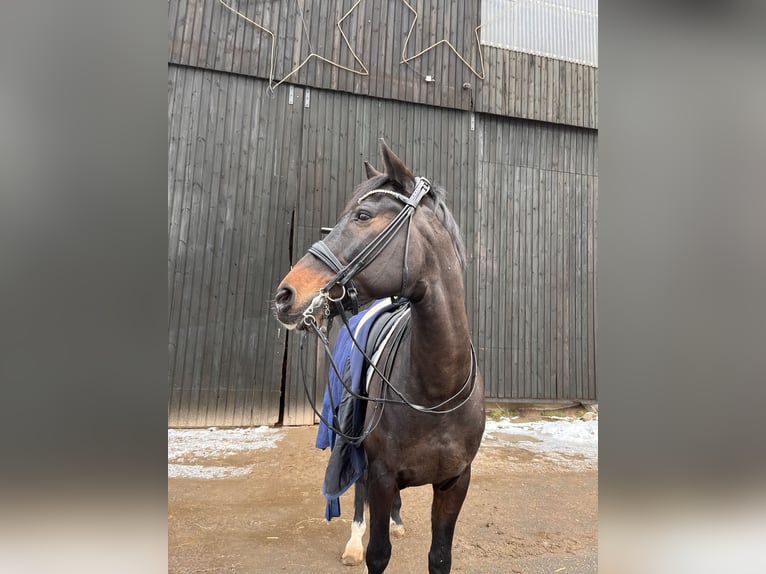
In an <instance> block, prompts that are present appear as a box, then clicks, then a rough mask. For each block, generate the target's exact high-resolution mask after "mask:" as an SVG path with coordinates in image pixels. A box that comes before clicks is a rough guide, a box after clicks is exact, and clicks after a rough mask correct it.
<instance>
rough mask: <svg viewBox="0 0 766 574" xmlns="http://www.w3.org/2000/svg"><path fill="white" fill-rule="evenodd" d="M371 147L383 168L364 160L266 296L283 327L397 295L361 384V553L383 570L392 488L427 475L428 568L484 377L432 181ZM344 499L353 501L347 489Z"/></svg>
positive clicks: (440, 554) (475, 421)
mask: <svg viewBox="0 0 766 574" xmlns="http://www.w3.org/2000/svg"><path fill="white" fill-rule="evenodd" d="M381 147H382V156H383V162H384V164H385V170H384V172H378V171H376V170H375V169H374V168H372V167H371V166H370V165H369V164H367V163H366V162H365V167H366V169H367V176H368V179H367V181H365V182H363V183H361V184H360V185H358V186H357V188H356V189H355V190H354V193H353V196H352V197H351V199H350V200H349V202H348V204H347V205H346V207H345V209H344V211H343V213H342V215H341V217H340V219H339V221H338V223H337V224H336V225H335V227H334V228H333V230H332V232H331V233H330V234H329V235H328V236H327V238H326V239H325V240H324V241H323V242H317V243H316V244H314V246H312V248H311V249H310V250H309V253H307V254H306V255H304V256H303V258H301V259H300V261H298V262H297V263H296V264H295V266H294V267H293V268H292V269H291V271H290V272H289V273H288V274H287V275H286V276H285V278H284V279H283V280H282V282H281V283H280V285H279V287H278V288H277V292H276V295H275V298H274V305H275V310H276V313H277V318H278V319H279V321H280V322H281V323H283V324H284V325H285V326H286V327H288V328H291V329H294V328H298V329H313V330H314V331H316V332H318V333H320V331H319V329H320V328H321V327H322V326H323V324H325V322H326V321H327V320H328V318H329V317H330V316H331V315H334V314H336V313H341V312H342V310H343V307H347V308H348V307H356V305H357V304H360V305H364V304H365V303H367V302H370V301H372V300H374V299H378V298H383V297H389V296H396V297H401V298H403V299H406V300H407V301H408V302H409V320H408V322H407V324H406V328H405V329H404V330H403V331H402V334H401V337H400V339H399V343H398V345H397V347H396V349H395V350H389V351H388V352H389V354H390V357H389V358H388V359H387V365H388V367H387V369H386V372H385V373H381V372H376V373H375V374H374V375H373V376H372V378H371V380H370V383H369V387H368V389H367V392H368V396H369V400H368V402H367V408H366V420H365V425H364V428H365V429H366V432H367V433H368V434H366V435H365V437H364V441H363V443H362V444H363V447H364V452H365V454H366V458H367V470H366V474H367V480H366V489H367V493H366V494H367V500H368V504H369V511H370V541H369V544H368V547H367V553H366V557H365V558H366V563H367V568H368V572H369V573H370V574H378V573H381V572H383V571H384V570H385V568H386V566H387V565H388V562H389V559H390V556H391V542H390V533H389V522H390V520H391V519H390V517H391V516H392V510H393V511H394V515H395V516H398V505H400V504H401V502H400V500H399V496H398V494H399V491H400V490H401V489H403V488H407V487H409V486H419V485H425V484H431V485H433V503H432V507H431V547H430V551H429V553H428V571H429V572H430V573H431V574H435V573H446V572H449V571H450V569H451V564H452V538H453V534H454V531H455V523H456V521H457V517H458V514H459V513H460V509H461V507H462V505H463V501H464V499H465V496H466V493H467V491H468V484H469V482H470V479H471V462H472V461H473V458H474V456H475V455H476V452H477V451H478V449H479V444H480V443H481V437H482V434H483V431H484V384H483V381H482V377H481V374H480V373H479V371H478V367H477V364H476V355H475V352H474V349H473V345H472V344H471V339H470V333H469V327H468V317H467V314H466V309H465V301H464V298H465V291H464V286H463V268H464V266H465V256H464V253H463V244H462V241H461V240H460V236H459V231H458V228H457V225H456V223H455V220H454V219H453V217H452V215H451V213H450V212H449V210H448V209H447V207H446V205H445V204H444V197H443V191H441V190H439V189H435V188H432V187H431V186H430V183H429V182H428V181H427V180H425V179H424V178H416V177H414V176H413V174H412V173H411V171H410V170H409V169H408V168H407V167H406V166H405V164H404V163H403V162H402V161H401V160H400V159H399V158H398V157H397V156H396V155H395V154H394V153H393V152H392V151H391V150H390V149H389V148H388V146H386V145H385V143H383V144H382V146H381ZM320 334H321V333H320ZM381 375H383V376H381ZM362 496H363V494H362ZM356 498H357V500H356V502H357V506H358V502H359V498H360V496H359V493H357V497H356ZM357 510H358V508H357ZM357 514H358V512H357ZM355 520H356V518H355ZM357 534H358V533H357ZM353 538H354V536H353V535H352V539H353ZM358 538H359V539H360V540H361V535H359V536H358Z"/></svg>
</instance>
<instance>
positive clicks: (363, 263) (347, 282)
mask: <svg viewBox="0 0 766 574" xmlns="http://www.w3.org/2000/svg"><path fill="white" fill-rule="evenodd" d="M415 182H416V184H415V191H413V192H412V195H410V196H409V197H407V196H406V195H403V194H401V193H398V192H396V191H391V190H390V189H373V190H372V191H368V192H367V193H365V194H364V195H363V196H362V197H360V198H359V199H358V200H357V203H361V202H362V201H363V200H364V199H366V198H367V197H369V196H370V195H373V194H375V193H384V194H386V195H388V196H391V197H393V198H395V199H397V200H398V201H401V202H402V203H403V204H404V207H402V210H401V211H400V212H399V213H398V214H397V215H396V217H394V218H393V219H392V220H391V221H390V222H389V223H388V225H386V227H385V228H384V229H383V231H381V232H380V233H379V234H378V236H377V237H375V239H373V240H372V241H371V242H370V243H369V244H368V245H367V246H366V247H365V248H364V249H362V250H361V251H360V252H359V254H358V255H357V256H356V257H354V258H353V259H352V260H351V261H349V263H348V264H347V265H346V266H344V265H343V264H342V263H341V262H340V260H339V259H338V258H337V257H336V256H335V254H334V253H333V252H332V251H330V248H329V247H327V244H326V243H325V242H324V241H322V240H321V239H320V240H319V241H317V242H316V243H314V244H313V245H312V246H311V247H309V248H308V252H309V253H311V254H312V255H314V256H315V257H317V258H318V259H319V260H320V261H322V263H324V264H325V265H327V266H328V267H329V268H330V269H332V270H333V271H335V273H336V275H335V277H333V278H332V279H331V280H330V281H329V282H328V283H327V285H325V286H324V287H322V288H321V289H320V290H319V295H318V296H317V297H316V298H315V299H314V301H313V302H312V304H311V305H309V308H308V309H306V311H305V312H304V313H303V321H304V323H306V324H307V325H310V324H311V323H313V322H315V321H316V319H315V318H314V311H316V310H317V308H318V307H319V306H324V308H325V313H326V314H327V315H329V314H330V308H329V303H330V302H332V303H335V305H337V306H339V307H342V303H341V301H342V300H343V299H344V297H345V296H346V295H348V297H349V300H350V301H351V311H352V313H353V314H354V315H355V314H356V313H357V312H358V311H359V302H358V300H357V294H358V291H357V288H356V285H355V284H354V281H353V278H354V277H355V276H356V275H357V274H359V273H360V272H361V271H362V270H363V269H364V268H365V267H367V266H368V265H369V264H370V263H372V262H373V261H374V260H375V258H376V257H377V256H378V255H380V253H381V251H383V250H384V249H385V248H386V246H387V245H388V244H389V243H390V242H391V240H392V239H393V238H394V236H395V235H396V233H397V232H398V231H399V229H401V227H402V226H403V225H404V224H405V223H407V240H406V242H405V244H404V262H403V263H402V290H401V294H402V295H404V291H405V289H406V288H407V274H408V269H407V256H408V254H409V247H410V224H411V222H412V216H413V214H414V213H415V209H416V208H417V207H418V205H420V202H421V201H422V199H423V198H424V197H425V196H426V195H427V194H428V192H429V191H430V190H431V182H429V181H428V180H427V179H426V178H424V177H418V178H416V179H415ZM336 285H340V286H341V287H342V288H343V292H342V293H341V295H340V296H339V297H337V298H333V297H331V296H330V290H331V289H332V288H333V287H335V286H336Z"/></svg>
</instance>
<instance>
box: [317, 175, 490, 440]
mask: <svg viewBox="0 0 766 574" xmlns="http://www.w3.org/2000/svg"><path fill="white" fill-rule="evenodd" d="M430 190H431V182H429V181H428V180H427V179H426V178H424V177H418V178H416V179H415V190H414V191H413V192H412V194H411V195H410V196H409V197H407V196H406V195H403V194H401V193H398V192H396V191H392V190H390V189H373V190H372V191H368V192H366V193H365V194H364V195H362V196H361V197H360V198H359V199H358V200H357V203H361V202H362V201H363V200H364V199H366V198H367V197H369V196H371V195H373V194H376V193H383V194H386V195H388V196H390V197H393V198H395V199H397V200H398V201H400V202H401V203H402V204H404V205H403V207H402V209H401V211H399V213H398V214H397V215H396V216H395V217H394V218H393V219H392V220H391V221H390V222H389V223H388V224H387V225H386V227H385V228H383V230H382V231H381V232H380V233H379V234H378V235H377V236H376V237H375V238H374V239H373V240H372V241H371V242H370V243H369V244H368V245H367V246H366V247H364V248H363V249H362V250H361V251H360V252H359V254H357V255H356V257H354V258H353V259H352V260H351V261H350V262H349V263H348V264H346V265H343V264H342V263H341V262H340V260H339V259H338V258H337V257H336V256H335V254H334V253H332V251H331V250H330V248H329V247H328V246H327V244H326V243H325V242H324V241H323V240H319V241H317V242H316V243H314V244H313V245H312V246H311V247H309V249H308V252H309V253H311V254H312V255H314V256H315V257H317V258H318V259H319V260H320V261H322V262H323V263H324V264H325V265H327V266H328V267H329V268H330V269H332V270H333V271H335V273H336V275H335V277H333V278H332V279H330V281H329V282H328V283H327V284H326V285H325V286H324V287H322V288H321V289H320V290H319V294H318V295H317V296H316V297H315V298H314V300H313V301H312V302H311V304H310V305H309V306H308V308H307V309H306V310H305V311H304V312H303V323H304V324H305V325H306V327H308V328H309V329H311V330H312V331H314V332H315V333H316V335H317V336H318V337H319V339H320V341H321V342H322V345H323V346H324V348H325V353H326V354H327V356H328V358H329V359H330V364H331V366H332V368H333V370H334V371H335V374H336V375H337V377H338V379H339V380H340V381H341V383H342V384H343V386H344V387H345V389H346V391H347V392H349V393H350V394H351V395H352V396H353V397H354V398H357V399H361V400H365V401H368V402H373V403H375V409H376V411H377V408H378V406H381V407H382V406H385V404H386V403H395V404H403V405H407V406H408V407H410V408H411V409H413V410H415V411H418V412H421V413H432V414H447V413H451V412H453V411H455V410H457V409H459V408H460V407H462V406H463V405H464V404H466V403H467V402H468V401H469V400H470V399H471V397H472V396H473V392H474V390H475V389H476V373H477V372H478V362H477V358H476V351H475V350H474V348H473V343H471V369H470V371H469V373H468V376H467V377H466V380H465V382H464V383H463V385H462V386H461V387H460V389H459V390H458V391H457V392H456V393H455V394H454V395H452V396H451V397H449V398H448V399H446V400H444V401H442V402H440V403H439V404H437V405H433V406H430V407H426V406H422V405H418V404H413V403H412V402H410V401H409V400H408V399H407V398H406V397H405V396H404V395H403V394H402V393H401V392H400V391H399V390H398V389H396V387H395V386H394V385H392V384H391V382H390V381H389V380H388V376H386V375H385V374H384V373H382V372H380V370H379V369H378V368H377V366H376V364H375V362H374V361H372V360H371V359H370V357H368V356H367V353H366V352H365V350H364V349H363V348H362V346H361V345H360V344H359V343H358V342H357V340H356V338H355V337H354V336H353V333H352V332H351V328H350V326H349V324H348V319H347V317H346V314H345V311H344V304H343V301H344V299H345V298H346V296H348V298H349V301H350V305H351V311H352V314H356V313H357V312H358V310H359V304H358V300H357V294H358V290H357V287H356V285H355V284H354V281H353V278H354V277H355V276H356V275H357V274H359V273H360V272H361V271H362V270H364V269H365V268H366V267H367V266H368V265H369V264H370V263H372V261H374V260H375V258H376V257H377V256H378V255H380V253H381V252H382V251H383V250H384V249H385V248H386V247H387V246H388V244H389V243H390V242H391V240H392V239H393V238H394V236H395V235H396V234H397V233H398V231H399V230H400V229H401V228H402V227H403V226H404V224H405V223H406V224H407V236H406V240H405V244H404V261H403V263H402V288H401V291H400V293H401V295H404V293H405V290H406V288H407V278H408V267H407V258H408V254H409V244H410V228H411V223H412V217H413V214H414V213H415V210H416V209H417V207H418V206H419V205H420V202H421V201H422V200H423V198H424V197H425V196H426V195H427V194H428V192H429V191H430ZM337 285H339V286H340V287H342V292H341V294H340V295H339V296H338V297H332V296H331V295H330V290H331V289H333V288H334V287H335V286H337ZM331 303H332V304H333V305H334V306H335V309H336V311H337V313H338V315H340V317H341V318H342V320H343V323H344V325H345V327H346V329H348V330H349V334H350V335H351V337H350V338H351V341H352V342H353V344H354V346H355V347H356V348H357V350H358V351H359V352H360V353H362V355H363V356H364V359H365V361H366V362H367V364H368V365H370V367H371V368H372V369H373V370H374V372H375V373H376V374H377V375H378V376H379V377H380V378H381V380H382V381H383V383H384V384H385V386H386V388H388V389H390V390H391V391H392V392H393V394H395V395H396V397H397V398H395V399H392V398H386V397H368V396H366V395H361V394H359V393H356V392H354V391H353V390H352V389H351V388H350V387H349V386H348V385H347V384H346V382H345V381H344V378H343V376H342V374H341V373H340V369H339V368H338V366H337V365H336V364H335V361H334V360H333V356H332V352H331V350H330V343H329V341H328V339H327V335H326V333H325V332H324V331H323V330H322V329H321V328H320V327H319V324H318V323H317V320H316V317H315V313H316V311H318V310H320V309H322V310H323V312H324V314H325V316H326V317H327V318H328V320H329V319H330V317H331V315H332V310H331V308H330V304H331ZM389 374H390V373H389ZM469 385H470V387H471V390H470V393H469V394H468V396H467V397H466V398H465V399H463V400H462V401H460V403H459V404H458V405H456V406H454V407H451V408H442V407H444V405H446V404H447V403H449V402H450V401H452V400H453V399H456V398H457V397H458V396H460V394H462V393H463V391H464V390H465V389H466V388H467V387H468V386H469ZM304 386H305V387H306V395H307V397H308V399H309V402H310V404H311V407H312V408H313V410H314V412H315V413H316V414H317V415H318V416H319V418H320V419H321V420H322V422H324V424H325V425H327V427H328V428H330V429H331V430H332V431H333V432H334V433H336V434H338V435H340V436H343V437H344V438H346V439H348V440H351V441H352V442H354V443H356V444H360V443H361V441H362V440H364V438H365V437H366V436H367V435H368V434H369V433H370V432H372V430H373V429H374V428H375V427H376V426H377V424H378V423H379V422H380V420H381V417H382V414H383V413H382V411H383V409H382V408H381V410H380V414H379V416H378V417H377V421H375V419H376V417H375V416H374V415H373V416H372V417H370V422H369V425H368V427H367V428H366V429H364V431H363V432H362V434H361V435H360V436H357V437H354V436H349V435H347V434H344V433H343V432H342V431H341V430H340V428H339V426H340V425H338V424H335V425H333V424H331V423H330V422H329V421H327V420H325V419H324V418H323V417H322V414H321V413H320V412H319V411H318V410H317V409H316V406H315V405H314V403H313V401H312V399H311V395H310V393H309V389H308V386H307V384H306V381H305V380H304ZM330 396H331V397H332V393H330ZM331 401H332V398H331ZM332 407H333V411H335V410H336V409H335V405H332ZM334 422H336V423H337V420H335V418H334Z"/></svg>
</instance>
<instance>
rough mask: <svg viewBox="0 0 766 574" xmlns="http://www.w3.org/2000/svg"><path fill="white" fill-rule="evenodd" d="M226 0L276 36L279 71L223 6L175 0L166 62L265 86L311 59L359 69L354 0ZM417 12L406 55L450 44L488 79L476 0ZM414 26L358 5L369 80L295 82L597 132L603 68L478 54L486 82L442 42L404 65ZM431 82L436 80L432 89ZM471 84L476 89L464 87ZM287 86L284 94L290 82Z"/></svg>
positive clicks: (307, 77) (313, 65)
mask: <svg viewBox="0 0 766 574" xmlns="http://www.w3.org/2000/svg"><path fill="white" fill-rule="evenodd" d="M225 1H226V2H227V3H228V4H229V5H230V6H232V8H235V9H236V10H238V11H239V12H241V13H242V14H244V15H245V16H247V17H248V18H250V19H251V20H253V21H255V22H258V23H259V24H261V25H262V26H263V27H265V28H267V29H269V30H272V31H273V32H274V54H275V62H274V70H273V73H271V58H270V56H271V53H272V37H271V36H270V35H269V34H268V33H266V32H264V31H262V30H259V29H258V28H256V27H255V26H254V25H253V24H251V23H249V22H247V21H246V20H244V19H243V18H241V17H239V16H237V15H235V14H234V13H232V12H231V11H229V10H227V9H226V8H225V7H224V6H223V5H222V4H221V3H220V2H219V1H218V0H169V3H168V22H169V30H168V43H169V45H168V61H169V62H171V63H175V64H183V65H187V66H194V67H200V68H206V69H211V70H219V71H224V72H232V73H235V74H242V75H247V76H254V77H258V78H263V79H268V78H269V77H270V73H271V76H272V77H273V78H274V81H275V82H276V81H278V80H280V79H282V78H283V77H284V76H285V75H287V74H288V73H290V71H291V70H293V69H294V68H296V67H297V66H298V65H299V64H300V63H301V62H302V61H303V60H304V59H305V58H306V57H307V56H308V55H309V54H310V53H312V51H313V52H315V53H318V54H320V55H323V56H324V57H326V58H327V59H329V60H330V61H333V62H337V63H339V64H341V65H343V66H346V67H347V68H350V69H356V70H362V68H361V67H360V66H359V64H358V63H357V62H355V61H354V58H353V55H352V52H351V51H350V50H349V49H348V47H347V46H346V44H345V43H344V41H343V39H342V37H341V35H340V33H339V32H338V29H337V27H336V23H337V22H338V20H340V19H341V17H342V16H343V15H344V14H345V13H346V12H347V11H349V10H350V9H351V8H352V7H353V6H354V4H355V0H338V1H336V2H325V1H324V0H322V1H321V2H320V0H299V1H298V2H293V1H280V0H260V1H257V2H256V1H253V0H239V1H236V0H225ZM411 4H412V5H413V6H416V7H419V9H420V10H421V13H420V14H419V15H418V20H417V21H416V27H415V29H414V31H413V33H412V36H411V38H410V40H409V42H408V43H407V46H406V48H407V49H406V53H405V55H406V56H414V55H415V54H417V53H418V52H419V51H421V50H423V49H425V48H427V47H428V46H429V45H431V44H433V43H435V42H437V41H439V40H441V39H447V40H449V41H450V42H451V43H452V44H453V45H454V46H455V49H456V51H457V52H458V53H460V54H461V55H462V56H463V58H464V59H465V60H466V61H467V62H468V63H469V64H470V65H471V66H472V67H473V68H474V69H475V70H476V71H477V72H480V71H481V66H480V64H481V61H480V55H479V47H478V46H477V43H476V40H475V36H474V28H475V27H476V26H477V25H478V24H479V23H480V22H479V17H480V16H479V15H480V13H481V11H480V3H479V0H473V1H462V0H451V1H443V0H427V1H426V0H421V1H419V2H416V1H414V0H412V2H411ZM296 6H300V7H302V8H303V11H302V12H301V11H298V10H297V9H296ZM301 16H302V18H301ZM413 19H414V16H413V14H412V12H411V11H410V10H408V9H407V7H406V5H405V4H404V3H403V2H402V1H401V0H361V2H359V4H358V6H357V7H356V8H355V9H354V10H353V11H352V12H351V13H350V14H349V16H348V18H347V19H346V20H344V22H343V26H342V29H343V31H344V32H345V34H346V36H347V37H348V40H349V43H350V45H351V47H352V48H353V50H354V52H356V53H357V54H358V57H359V58H360V60H361V62H362V63H363V64H364V66H365V67H366V68H367V69H368V70H369V75H368V76H362V75H356V74H353V73H350V72H348V71H345V70H341V69H339V68H337V67H334V66H331V65H329V64H327V63H325V62H321V61H319V60H318V59H316V58H312V59H310V60H309V62H308V64H307V65H306V66H304V67H303V68H302V69H301V70H300V71H299V72H298V73H297V74H295V75H294V76H293V77H292V78H291V79H290V80H289V81H290V82H291V83H294V84H298V85H302V86H309V87H315V88H323V89H330V90H337V91H343V92H349V93H353V94H357V95H366V96H372V97H377V98H384V99H394V100H400V101H404V102H413V103H422V104H428V105H432V106H438V107H446V108H452V109H458V110H470V109H474V110H475V111H476V112H480V113H488V114H497V115H502V116H514V117H518V118H523V119H531V120H538V121H545V122H550V123H557V124H566V125H572V126H579V127H587V128H597V127H598V106H597V89H598V69H597V68H593V67H590V66H584V65H580V64H574V63H571V62H563V61H559V60H555V59H551V58H546V57H541V56H534V55H531V54H524V53H520V52H513V51H509V50H504V49H500V48H494V47H489V46H481V52H482V54H483V58H484V79H483V80H481V79H479V78H477V77H476V76H475V75H474V74H473V73H472V72H471V71H470V69H469V68H468V67H467V66H466V65H465V64H463V63H462V62H461V61H460V60H459V59H458V57H457V56H456V55H455V53H454V52H453V51H452V50H450V49H449V48H448V47H447V46H446V45H444V44H442V45H441V46H438V47H437V48H435V49H433V50H430V51H428V52H427V53H426V54H424V55H423V56H421V57H419V58H417V59H413V60H412V61H410V62H408V63H406V64H401V63H400V60H401V57H402V51H403V48H404V47H405V42H406V40H407V35H408V31H409V28H410V25H411V24H412V21H413ZM304 26H305V30H307V31H308V32H307V33H306V32H304ZM309 44H310V45H311V49H310V48H309ZM426 75H431V76H433V78H434V80H435V81H434V82H430V83H429V82H426V81H425V76H426ZM466 82H467V83H468V84H470V86H471V87H470V89H465V88H463V84H465V83H466ZM281 87H282V89H284V87H285V86H284V84H283V85H282V86H281Z"/></svg>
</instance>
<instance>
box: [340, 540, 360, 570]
mask: <svg viewBox="0 0 766 574" xmlns="http://www.w3.org/2000/svg"><path fill="white" fill-rule="evenodd" d="M362 560H364V548H363V547H361V546H360V547H358V548H349V546H348V545H346V549H345V550H344V551H343V556H341V557H340V561H341V562H343V564H345V565H346V566H358V565H359V564H361V563H362Z"/></svg>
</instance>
